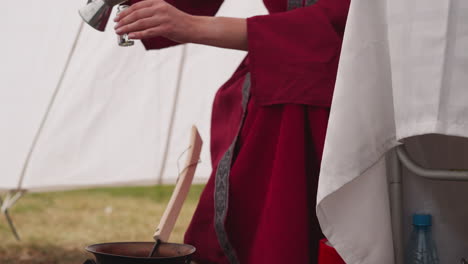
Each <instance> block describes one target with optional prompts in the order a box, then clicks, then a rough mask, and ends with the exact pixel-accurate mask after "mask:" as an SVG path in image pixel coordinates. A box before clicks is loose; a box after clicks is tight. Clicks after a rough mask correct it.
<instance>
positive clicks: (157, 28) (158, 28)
mask: <svg viewBox="0 0 468 264" xmlns="http://www.w3.org/2000/svg"><path fill="white" fill-rule="evenodd" d="M114 21H115V22H117V25H116V26H115V30H116V33H117V34H119V35H121V34H125V33H127V34H129V35H128V37H129V38H131V39H145V38H152V37H160V36H161V37H166V38H169V39H171V40H173V41H176V42H180V43H186V42H190V41H191V39H192V38H193V37H192V35H193V34H194V30H193V28H194V22H193V17H192V16H191V15H189V14H187V13H184V12H182V11H180V10H178V9H177V8H175V7H173V6H172V5H170V4H168V3H166V2H165V1H163V0H144V1H141V2H138V3H136V4H134V5H132V6H131V7H129V8H128V9H126V10H124V11H122V12H121V13H120V14H119V16H118V17H116V18H115V20H114Z"/></svg>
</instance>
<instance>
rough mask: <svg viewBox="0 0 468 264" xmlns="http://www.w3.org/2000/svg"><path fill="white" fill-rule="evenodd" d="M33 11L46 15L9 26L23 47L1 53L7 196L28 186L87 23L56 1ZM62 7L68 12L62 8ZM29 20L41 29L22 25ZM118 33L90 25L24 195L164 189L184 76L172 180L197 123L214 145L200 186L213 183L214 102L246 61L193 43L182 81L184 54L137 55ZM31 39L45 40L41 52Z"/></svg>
mask: <svg viewBox="0 0 468 264" xmlns="http://www.w3.org/2000/svg"><path fill="white" fill-rule="evenodd" d="M29 2H31V3H29ZM55 2H57V3H55ZM259 2H260V1H259ZM29 4H31V6H34V5H36V6H37V9H34V8H31V12H30V13H27V15H25V16H24V17H22V18H15V17H8V16H7V17H6V18H4V19H7V21H8V22H7V25H11V26H9V27H8V31H9V32H12V34H10V33H9V32H7V36H12V37H11V38H10V40H9V41H10V43H20V44H19V45H16V46H13V45H11V44H8V45H10V46H9V47H8V52H6V51H5V49H3V50H2V51H0V52H1V53H0V54H2V57H3V56H7V59H8V60H7V61H11V63H9V64H12V66H11V65H8V67H6V66H3V67H1V69H2V75H5V76H6V77H7V85H6V86H3V88H2V89H1V90H0V93H1V96H0V109H1V111H0V123H1V124H2V135H1V137H0V144H1V146H5V147H3V148H2V149H1V150H0V157H1V158H2V160H3V161H4V162H2V163H0V170H1V171H2V173H3V176H2V177H1V179H2V180H1V181H0V189H11V188H16V186H17V184H18V181H19V176H20V172H21V168H22V166H23V164H24V162H25V157H26V155H27V152H28V151H29V148H30V146H31V143H32V141H33V138H34V134H35V133H36V131H37V129H38V127H39V123H40V120H41V119H42V118H43V116H44V112H45V109H46V106H47V104H48V102H49V101H50V99H51V97H52V94H53V91H54V89H55V87H56V85H57V83H58V81H59V79H60V74H61V71H62V70H64V67H65V62H66V60H67V57H68V55H69V53H70V50H71V47H72V44H73V41H74V40H75V37H76V34H77V29H78V28H79V24H80V18H79V16H78V15H77V9H78V7H80V6H81V5H83V4H84V3H82V1H78V0H74V1H73V4H70V3H67V5H65V4H61V2H60V1H54V3H53V4H51V3H47V6H46V7H42V6H41V5H39V4H37V3H35V2H33V1H28V3H24V5H25V6H28V5H29ZM10 5H12V4H10ZM52 5H54V7H57V6H59V7H57V8H54V9H52V8H50V7H51V6H52ZM60 5H63V7H62V6H60ZM10 10H14V8H13V7H12V8H11V9H10ZM53 10H61V12H57V11H53ZM22 12H23V11H22ZM264 12H265V11H264V8H263V6H262V5H261V3H250V2H249V1H248V0H242V1H234V0H232V1H227V2H226V4H225V5H224V6H223V8H222V11H221V12H220V13H221V14H223V15H229V16H243V17H246V16H249V15H253V14H259V13H264ZM25 17H28V18H29V19H28V21H29V20H31V23H26V22H24V21H21V20H22V19H23V20H24V19H25ZM15 19H16V20H18V21H16V20H15ZM34 19H37V20H41V22H40V23H39V24H40V25H38V24H34ZM12 22H18V23H19V24H20V26H22V27H23V28H21V30H22V31H23V32H27V33H28V34H21V36H20V35H19V34H18V35H15V34H13V32H15V31H16V30H18V26H15V27H13V25H16V24H18V23H12ZM10 23H12V24H10ZM21 23H23V24H21ZM112 26H113V23H109V25H108V28H107V31H106V32H105V33H102V32H97V31H95V30H94V29H91V28H90V27H89V26H87V25H85V27H84V28H83V30H82V32H81V35H80V36H79V39H78V42H77V46H76V50H75V52H74V53H73V54H72V57H71V61H70V65H69V67H68V70H67V71H66V74H65V78H64V80H63V83H62V85H61V87H60V90H59V93H58V95H57V98H56V100H55V102H54V104H53V106H52V108H51V112H50V115H49V116H48V118H47V121H46V123H45V126H44V129H43V130H42V133H41V134H40V137H39V141H38V143H37V145H36V147H35V149H34V151H33V155H32V159H31V162H30V164H29V167H28V168H29V169H28V170H27V173H26V175H25V179H24V182H23V185H22V187H23V188H26V189H30V190H42V189H51V188H54V189H57V188H58V189H64V188H79V187H85V186H96V185H116V184H130V183H132V184H142V183H156V182H157V178H158V174H159V171H160V168H161V165H162V164H161V161H162V157H163V155H164V152H165V151H164V150H165V141H166V139H167V138H168V133H169V131H168V128H169V123H170V121H171V116H172V110H173V101H174V95H175V91H176V86H177V79H178V78H179V77H182V79H181V83H180V84H181V86H180V97H179V99H178V101H177V112H176V119H175V120H174V122H175V123H174V129H173V132H172V141H171V144H170V149H169V150H170V151H169V156H168V159H167V160H168V163H167V164H166V168H167V169H166V173H165V181H175V179H176V175H177V165H176V163H177V159H178V157H179V156H180V154H181V153H182V152H183V151H184V150H185V149H186V147H187V143H188V142H187V141H188V133H189V131H190V130H189V128H190V126H191V124H192V123H195V124H197V126H198V127H199V129H200V131H201V134H202V136H203V138H204V140H205V146H204V150H203V153H202V161H203V163H202V164H201V165H200V167H199V171H198V173H197V174H198V177H199V179H200V178H206V177H208V175H209V173H210V170H211V169H210V157H209V144H208V142H209V121H210V115H211V103H212V100H213V95H214V93H215V91H216V90H217V89H218V87H219V86H220V85H221V84H222V83H223V82H224V81H225V80H226V79H227V78H228V77H229V76H230V75H231V74H232V72H233V71H234V69H235V67H237V65H238V64H239V62H240V61H241V60H242V58H243V56H244V55H245V54H244V53H243V52H238V51H230V50H225V49H215V48H209V47H203V46H198V45H189V46H188V48H187V53H186V57H185V58H186V59H185V62H186V63H185V64H184V65H183V68H182V69H183V70H182V72H183V74H182V76H179V67H180V61H181V57H182V50H183V48H182V47H174V48H170V49H165V50H162V51H145V50H144V48H143V46H142V45H141V43H140V42H137V44H136V45H135V46H134V47H130V48H122V47H118V46H117V45H116V36H115V34H114V32H113V30H112V29H111V27H112ZM32 29H34V30H32ZM30 31H34V34H37V35H36V36H34V35H32V34H33V33H31V34H29V32H30ZM32 36H34V37H35V38H32ZM31 39H33V40H34V41H36V40H37V39H39V40H42V42H40V41H39V42H38V45H35V43H34V44H33V43H31V42H33V41H31ZM44 40H47V42H46V41H44ZM29 46H32V47H29ZM38 46H40V47H38ZM20 48H21V49H20ZM31 50H33V51H31ZM25 76H26V77H27V78H25ZM2 78H3V76H2ZM13 116H14V117H15V118H13Z"/></svg>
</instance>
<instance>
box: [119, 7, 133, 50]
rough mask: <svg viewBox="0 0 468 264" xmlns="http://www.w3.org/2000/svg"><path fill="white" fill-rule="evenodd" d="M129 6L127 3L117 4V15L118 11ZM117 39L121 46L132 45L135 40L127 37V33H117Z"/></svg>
mask: <svg viewBox="0 0 468 264" xmlns="http://www.w3.org/2000/svg"><path fill="white" fill-rule="evenodd" d="M129 7H130V6H129V5H119V6H118V7H117V15H119V14H120V12H122V11H124V10H125V9H127V8H129ZM117 41H118V44H119V46H122V47H129V46H133V44H135V42H134V41H133V40H130V39H129V38H128V34H123V35H118V36H117Z"/></svg>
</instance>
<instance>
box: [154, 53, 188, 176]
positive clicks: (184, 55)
mask: <svg viewBox="0 0 468 264" xmlns="http://www.w3.org/2000/svg"><path fill="white" fill-rule="evenodd" d="M186 58H187V45H183V47H182V55H181V57H180V63H179V70H178V78H177V83H176V90H175V92H174V100H173V102H172V112H171V118H170V120H169V127H168V129H167V132H168V133H167V139H166V144H165V146H164V154H163V156H162V160H161V169H160V170H159V175H158V181H157V184H158V185H161V184H162V183H163V176H164V172H165V170H166V163H167V157H168V156H169V149H170V147H171V141H172V132H173V129H174V120H175V116H176V113H177V102H178V101H179V94H180V89H181V86H182V78H183V76H184V66H185V59H186Z"/></svg>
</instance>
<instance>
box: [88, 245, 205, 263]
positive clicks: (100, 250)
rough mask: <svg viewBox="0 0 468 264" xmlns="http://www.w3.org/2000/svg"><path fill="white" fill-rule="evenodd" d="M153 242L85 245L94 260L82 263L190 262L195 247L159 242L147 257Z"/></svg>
mask: <svg viewBox="0 0 468 264" xmlns="http://www.w3.org/2000/svg"><path fill="white" fill-rule="evenodd" d="M153 245H154V242H116V243H104V244H95V245H91V246H88V247H86V250H87V251H88V252H91V253H93V254H94V257H95V258H96V261H94V260H87V261H86V262H85V263H84V264H94V263H97V264H190V262H191V259H192V255H193V253H195V250H196V249H195V247H193V246H191V245H186V244H174V243H161V244H160V245H159V246H158V248H157V250H156V252H155V254H154V255H153V257H151V258H149V257H148V255H149V254H150V252H151V250H152V249H153Z"/></svg>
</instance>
